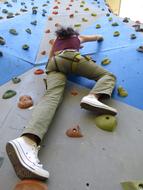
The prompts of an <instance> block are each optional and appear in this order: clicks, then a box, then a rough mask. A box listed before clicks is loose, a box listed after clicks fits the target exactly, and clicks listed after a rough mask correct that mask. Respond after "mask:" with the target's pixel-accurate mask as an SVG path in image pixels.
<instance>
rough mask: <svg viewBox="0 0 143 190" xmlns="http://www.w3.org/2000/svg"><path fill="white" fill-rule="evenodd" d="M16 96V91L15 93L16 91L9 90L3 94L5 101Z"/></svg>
mask: <svg viewBox="0 0 143 190" xmlns="http://www.w3.org/2000/svg"><path fill="white" fill-rule="evenodd" d="M15 95H16V91H14V90H7V91H6V92H5V93H4V94H3V96H2V98H3V99H8V98H12V97H13V96H15Z"/></svg>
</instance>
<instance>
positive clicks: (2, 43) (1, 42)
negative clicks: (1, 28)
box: [0, 36, 5, 45]
mask: <svg viewBox="0 0 143 190" xmlns="http://www.w3.org/2000/svg"><path fill="white" fill-rule="evenodd" d="M4 44H5V39H4V38H3V37H1V36H0V45H4Z"/></svg>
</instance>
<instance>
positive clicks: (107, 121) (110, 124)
mask: <svg viewBox="0 0 143 190" xmlns="http://www.w3.org/2000/svg"><path fill="white" fill-rule="evenodd" d="M95 124H96V126H97V127H99V128H100V129H103V130H105V131H110V132H111V131H114V129H115V128H116V126H117V120H116V118H115V117H114V116H112V115H107V114H105V115H100V116H97V117H96V118H95Z"/></svg>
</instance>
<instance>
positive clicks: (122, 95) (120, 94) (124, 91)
mask: <svg viewBox="0 0 143 190" xmlns="http://www.w3.org/2000/svg"><path fill="white" fill-rule="evenodd" d="M117 90H118V95H119V96H121V97H126V96H128V92H127V91H126V90H125V89H124V88H123V87H122V86H119V87H118V89H117Z"/></svg>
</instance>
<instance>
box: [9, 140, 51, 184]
mask: <svg viewBox="0 0 143 190" xmlns="http://www.w3.org/2000/svg"><path fill="white" fill-rule="evenodd" d="M6 151H7V154H8V157H9V159H10V161H11V163H12V165H13V167H14V170H15V172H16V174H17V176H18V177H19V178H20V179H40V180H46V179H48V178H49V172H48V171H46V170H44V169H43V166H42V164H40V161H39V159H38V151H39V146H37V144H36V143H35V142H34V141H32V140H31V139H30V138H28V137H26V136H23V137H19V138H17V139H15V140H12V141H9V142H8V143H7V145H6Z"/></svg>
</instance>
